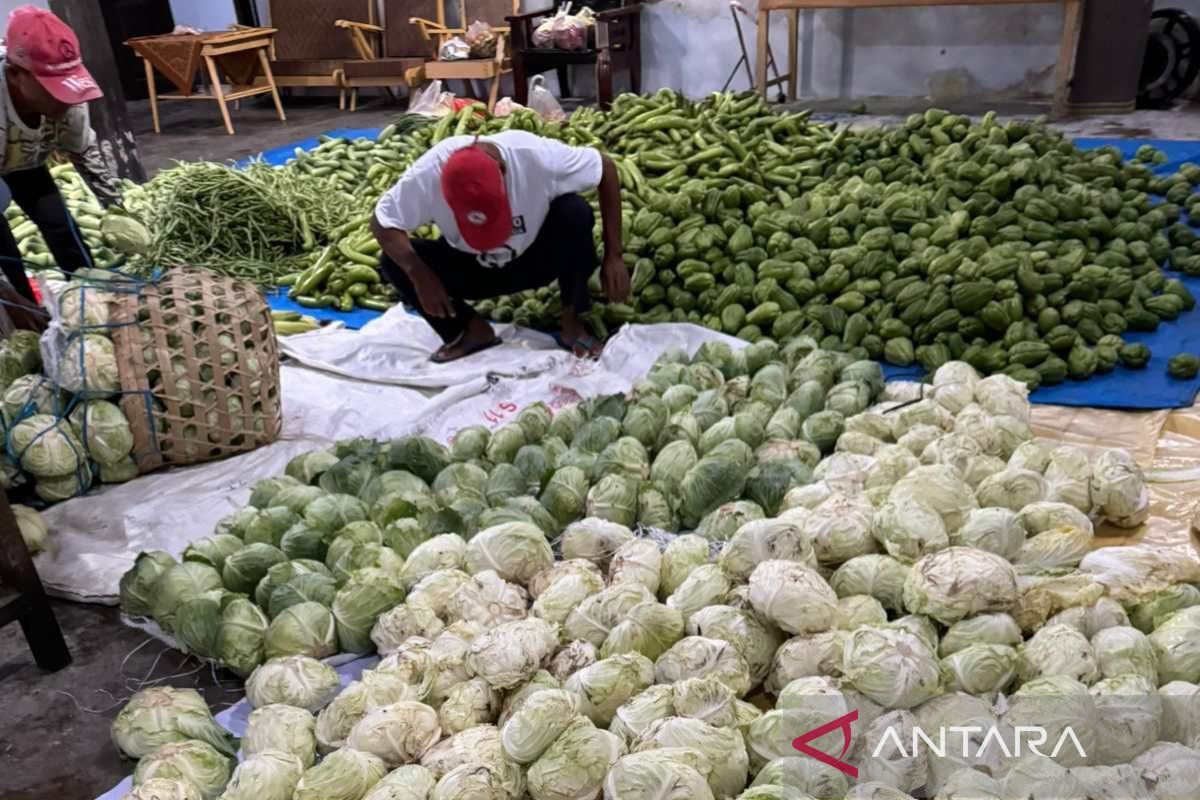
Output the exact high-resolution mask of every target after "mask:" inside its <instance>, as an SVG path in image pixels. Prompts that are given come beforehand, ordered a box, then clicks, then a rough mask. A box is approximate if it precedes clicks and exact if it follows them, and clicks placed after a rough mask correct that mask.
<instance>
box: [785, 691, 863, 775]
mask: <svg viewBox="0 0 1200 800" xmlns="http://www.w3.org/2000/svg"><path fill="white" fill-rule="evenodd" d="M857 720H858V709H857V708H856V709H854V710H853V711H851V712H850V713H849V714H845V715H843V716H840V717H838V718H837V719H835V720H831V721H829V722H826V723H825V724H824V725H822V726H820V727H818V728H813V729H812V730H811V731H808V732H807V733H803V734H801V735H800V736H797V737H796V738H795V739H793V740H792V747H794V748H796V749H797V750H798V751H800V752H801V753H803V754H804V755H806V756H808V757H809V758H815V759H816V760H817V761H820V762H821V763H822V764H825V765H826V766H829V767H833V768H834V769H836V770H838V771H840V772H843V773H845V774H846V775H849V776H850V777H851V778H854V779H855V780H857V779H858V767H856V766H854V765H853V764H847V763H846V762H845V761H842V758H843V757H845V755H846V753H848V752H849V751H850V733H851V731H850V723H852V722H855V721H857ZM836 730H841V732H842V737H843V745H842V752H841V753H840V754H839V755H838V757H837V758H834V757H833V756H831V755H829V754H828V753H823V752H821V751H820V750H818V749H817V748H815V747H813V746H812V745H810V744H809V742H811V741H813V740H814V739H820V738H821V737H822V736H824V735H825V734H827V733H832V732H833V731H836Z"/></svg>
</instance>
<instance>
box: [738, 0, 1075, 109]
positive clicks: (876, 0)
mask: <svg viewBox="0 0 1200 800" xmlns="http://www.w3.org/2000/svg"><path fill="white" fill-rule="evenodd" d="M1059 2H1061V3H1062V4H1063V22H1064V24H1063V35H1062V40H1061V43H1060V44H1059V51H1058V68H1057V70H1056V72H1055V87H1054V113H1055V114H1063V113H1065V112H1066V110H1067V96H1068V94H1069V93H1070V89H1071V78H1072V76H1073V75H1074V74H1075V51H1076V50H1077V49H1078V47H1079V31H1080V28H1081V27H1082V24H1083V0H759V3H758V53H757V54H756V55H757V65H756V66H757V71H756V73H755V77H756V81H755V85H756V86H757V88H758V92H759V94H761V95H763V96H764V97H766V95H767V89H768V88H770V87H771V86H774V85H776V84H781V83H783V82H784V81H787V85H788V92H787V93H788V99H789V100H795V99H796V78H797V74H796V70H797V66H796V56H797V49H798V47H797V38H798V37H797V33H798V30H799V18H800V10H801V9H806V8H847V9H848V8H916V7H918V6H1010V5H1032V4H1046V3H1059ZM772 11H783V12H785V13H786V14H787V15H788V56H787V60H788V72H787V74H786V75H782V76H780V77H779V78H777V79H775V80H773V81H770V82H769V83H768V82H767V42H768V35H769V34H770V16H771V12H772Z"/></svg>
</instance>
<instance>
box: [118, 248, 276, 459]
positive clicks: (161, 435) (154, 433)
mask: <svg viewBox="0 0 1200 800" xmlns="http://www.w3.org/2000/svg"><path fill="white" fill-rule="evenodd" d="M110 314H111V317H110V323H111V324H110V327H111V328H112V339H113V344H114V346H115V352H116V358H117V365H118V370H119V374H120V381H121V393H122V395H121V407H122V410H123V411H124V412H125V416H126V417H128V419H129V425H130V428H131V429H132V430H133V440H134V449H133V456H134V459H135V461H136V462H137V465H138V471H139V472H142V473H146V472H151V471H153V470H156V469H159V468H160V467H164V466H182V465H186V464H197V463H201V462H204V461H212V460H215V459H219V458H225V457H226V456H230V455H234V454H236V453H243V452H246V451H249V450H254V449H256V448H258V447H262V446H263V445H266V444H270V443H271V442H273V441H275V440H276V439H278V438H279V433H280V430H281V429H282V427H283V417H282V413H281V410H280V397H279V352H278V349H277V346H276V341H275V332H274V329H273V328H272V325H271V314H270V311H269V309H268V308H267V304H266V302H265V301H264V300H263V297H262V295H261V294H260V293H259V291H258V290H257V289H256V288H255V287H253V286H252V285H250V284H248V283H242V282H240V281H235V280H233V279H231V278H227V277H225V276H222V275H218V274H216V273H214V272H210V271H208V270H204V269H199V268H180V269H174V270H171V271H170V272H169V273H168V274H167V275H166V276H164V277H163V278H162V279H160V280H158V281H154V282H149V283H147V284H145V286H144V287H142V289H141V291H139V292H137V293H131V294H125V295H120V296H118V297H117V298H116V299H115V300H113V301H112V304H111V306H110Z"/></svg>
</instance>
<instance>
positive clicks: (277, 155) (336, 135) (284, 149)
mask: <svg viewBox="0 0 1200 800" xmlns="http://www.w3.org/2000/svg"><path fill="white" fill-rule="evenodd" d="M382 130H383V128H334V129H333V130H331V131H326V132H325V133H322V134H321V135H320V136H310V137H308V138H307V139H301V140H300V141H298V142H292V143H291V144H285V145H281V146H280V147H274V148H272V149H270V150H264V151H263V152H261V153H259V154H258V155H256V156H250V157H249V158H243V159H241V160H240V161H237V162H235V164H234V166H238V167H244V166H246V165H247V164H249V163H250V162H251V161H256V160H258V161H265V162H267V163H268V164H271V165H272V166H276V167H279V166H283V165H284V164H286V163H287V162H288V161H289V160H291V159H293V158H295V157H296V150H297V149H300V150H313V149H316V147H317V145H319V144H320V143H321V138H322V137H326V138H329V139H374V138H376V137H378V136H379V132H380V131H382Z"/></svg>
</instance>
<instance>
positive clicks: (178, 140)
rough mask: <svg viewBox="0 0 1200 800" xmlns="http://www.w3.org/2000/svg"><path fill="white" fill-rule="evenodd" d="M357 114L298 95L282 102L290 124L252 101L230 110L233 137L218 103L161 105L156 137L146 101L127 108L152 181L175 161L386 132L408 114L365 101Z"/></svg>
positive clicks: (393, 106)
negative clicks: (335, 134)
mask: <svg viewBox="0 0 1200 800" xmlns="http://www.w3.org/2000/svg"><path fill="white" fill-rule="evenodd" d="M361 100H362V102H361V103H360V105H359V109H358V111H356V112H355V113H353V114H351V113H349V112H346V111H338V106H337V98H336V97H334V98H332V99H331V98H329V97H320V96H302V95H299V94H297V95H295V96H293V97H291V98H288V97H285V98H284V112H285V113H286V114H287V118H288V119H287V122H280V121H279V118H278V117H276V116H275V106H274V105H273V104H272V103H271V101H270V99H266V100H263V99H261V98H252V99H250V100H247V101H245V102H243V103H242V108H241V110H240V111H235V110H232V109H231V110H230V116H231V118H232V120H233V127H234V130H235V133H234V135H233V136H230V135H229V134H227V133H226V132H225V126H224V124H223V123H222V122H221V112H220V110H218V108H217V104H216V103H200V102H189V103H184V102H163V103H159V117H160V120H161V128H162V133H155V132H154V126H153V123H152V121H151V117H150V106H149V103H148V102H147V101H141V102H136V103H130V104H129V115H130V123H131V125H132V128H133V134H134V136H135V137H137V144H138V151H139V152H140V154H141V157H142V164H143V165H144V166H145V167H146V172H147V174H149V175H153V174H154V173H156V172H158V171H159V170H160V169H163V168H165V167H169V166H171V164H172V163H174V162H175V161H225V160H237V159H240V158H245V157H246V156H252V155H255V154H256V153H261V152H263V151H264V150H270V149H271V148H274V147H280V146H281V145H285V144H289V143H291V142H297V141H300V140H301V139H307V138H309V137H312V136H316V135H318V134H321V133H324V132H325V131H328V130H332V129H334V128H382V127H383V126H385V125H387V124H388V123H389V122H391V121H392V118H393V117H395V116H396V115H397V114H400V113H402V112H403V111H404V109H405V107H406V106H407V100H402V101H400V102H399V103H395V102H389V101H387V100H385V99H384V98H379V97H372V96H364V97H363V98H361Z"/></svg>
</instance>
